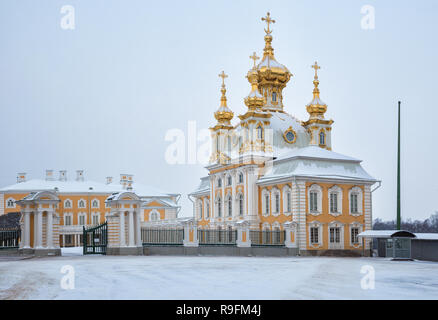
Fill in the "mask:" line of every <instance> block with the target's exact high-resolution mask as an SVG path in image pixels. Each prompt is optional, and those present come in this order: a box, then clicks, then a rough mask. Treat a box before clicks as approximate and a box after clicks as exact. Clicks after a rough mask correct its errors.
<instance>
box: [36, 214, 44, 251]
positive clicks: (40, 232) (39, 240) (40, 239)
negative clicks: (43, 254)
mask: <svg viewBox="0 0 438 320" xmlns="http://www.w3.org/2000/svg"><path fill="white" fill-rule="evenodd" d="M36 231H37V234H36V236H37V242H36V246H35V248H36V249H38V248H42V246H43V212H42V211H41V210H38V211H37V230H36Z"/></svg>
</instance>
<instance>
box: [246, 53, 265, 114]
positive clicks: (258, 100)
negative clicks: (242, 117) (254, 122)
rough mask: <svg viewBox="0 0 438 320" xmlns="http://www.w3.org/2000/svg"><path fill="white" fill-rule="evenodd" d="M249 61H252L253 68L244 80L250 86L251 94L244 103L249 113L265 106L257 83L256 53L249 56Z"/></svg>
mask: <svg viewBox="0 0 438 320" xmlns="http://www.w3.org/2000/svg"><path fill="white" fill-rule="evenodd" d="M250 59H252V60H254V66H253V68H252V69H251V70H249V71H248V74H247V75H246V78H247V79H248V81H249V83H250V84H251V92H250V93H249V95H248V96H247V97H246V98H245V100H244V101H245V104H246V106H247V107H248V109H249V110H250V111H255V110H256V109H260V108H262V107H263V106H264V105H265V102H266V99H265V97H264V96H263V95H262V94H260V92H259V88H258V83H259V82H258V73H257V66H256V61H257V59H259V57H257V55H256V53H255V52H254V53H253V55H252V56H250Z"/></svg>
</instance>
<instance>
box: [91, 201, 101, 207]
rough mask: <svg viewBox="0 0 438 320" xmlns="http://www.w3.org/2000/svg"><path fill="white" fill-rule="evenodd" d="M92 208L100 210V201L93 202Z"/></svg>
mask: <svg viewBox="0 0 438 320" xmlns="http://www.w3.org/2000/svg"><path fill="white" fill-rule="evenodd" d="M91 206H92V207H93V208H99V200H97V199H94V200H93V202H92V203H91Z"/></svg>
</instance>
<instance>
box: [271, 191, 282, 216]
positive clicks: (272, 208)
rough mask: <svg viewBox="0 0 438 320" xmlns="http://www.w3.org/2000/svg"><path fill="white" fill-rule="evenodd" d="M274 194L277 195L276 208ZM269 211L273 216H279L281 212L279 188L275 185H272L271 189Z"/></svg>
mask: <svg viewBox="0 0 438 320" xmlns="http://www.w3.org/2000/svg"><path fill="white" fill-rule="evenodd" d="M276 196H278V208H276ZM276 209H278V210H276ZM271 212H272V215H273V216H274V217H277V216H279V215H280V213H281V195H280V190H279V189H278V188H277V187H274V188H272V190H271Z"/></svg>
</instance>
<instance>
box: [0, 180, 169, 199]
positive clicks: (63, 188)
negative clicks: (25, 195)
mask: <svg viewBox="0 0 438 320" xmlns="http://www.w3.org/2000/svg"><path fill="white" fill-rule="evenodd" d="M55 188H57V192H59V193H87V192H92V193H108V194H112V193H115V192H123V191H126V189H124V188H123V186H122V185H121V184H117V183H110V184H105V183H100V182H95V181H90V180H85V181H59V180H40V179H32V180H28V181H25V182H20V183H16V184H13V185H10V186H7V187H4V188H2V189H0V192H17V193H20V192H32V191H41V190H47V191H53V190H55ZM130 191H132V192H134V193H136V194H137V195H138V196H139V197H169V196H172V195H175V194H172V193H166V192H163V191H161V190H158V189H156V188H154V187H150V186H147V185H143V184H140V183H133V184H132V190H130Z"/></svg>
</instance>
